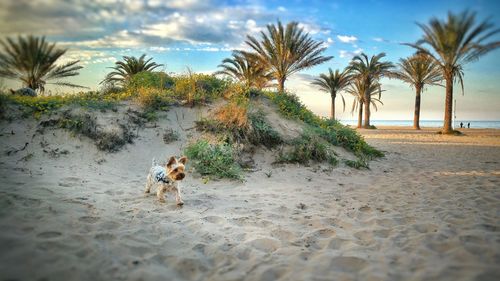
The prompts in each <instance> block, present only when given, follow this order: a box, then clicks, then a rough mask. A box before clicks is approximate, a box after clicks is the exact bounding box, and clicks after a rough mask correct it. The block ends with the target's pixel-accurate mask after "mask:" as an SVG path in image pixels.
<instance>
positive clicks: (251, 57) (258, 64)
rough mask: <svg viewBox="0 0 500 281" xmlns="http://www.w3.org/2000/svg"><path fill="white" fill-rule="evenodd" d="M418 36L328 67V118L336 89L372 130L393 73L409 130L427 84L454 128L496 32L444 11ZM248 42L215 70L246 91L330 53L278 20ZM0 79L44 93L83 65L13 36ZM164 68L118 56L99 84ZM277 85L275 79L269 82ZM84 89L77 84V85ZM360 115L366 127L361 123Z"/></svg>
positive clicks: (471, 17)
mask: <svg viewBox="0 0 500 281" xmlns="http://www.w3.org/2000/svg"><path fill="white" fill-rule="evenodd" d="M418 26H419V27H420V28H421V29H422V31H423V36H422V38H421V39H420V40H418V41H417V42H416V43H407V44H405V45H408V46H410V47H412V48H414V49H416V53H415V54H414V55H412V56H410V57H408V58H404V59H400V61H399V63H398V64H397V65H394V64H393V63H391V62H388V61H383V58H384V57H385V54H384V53H380V54H377V55H373V56H371V57H370V58H369V57H368V56H367V55H366V54H360V55H357V56H355V57H354V58H353V59H352V61H351V62H350V63H349V65H348V66H347V67H346V68H345V69H344V70H343V71H340V70H335V71H333V70H331V69H329V72H328V73H326V74H321V75H319V77H318V78H317V79H315V80H314V81H313V84H314V85H316V86H318V87H319V88H320V89H321V90H323V91H326V92H328V93H329V94H330V95H331V98H332V105H331V118H335V99H336V97H337V95H340V96H341V97H342V102H343V105H344V110H345V99H344V97H343V96H342V92H345V93H349V94H352V95H353V96H354V97H355V99H354V103H353V107H352V111H353V112H354V111H356V110H358V127H361V126H362V125H363V127H365V128H370V127H371V126H370V109H371V107H374V108H375V109H377V104H382V102H381V101H380V97H381V93H382V92H383V90H382V87H381V78H383V77H388V78H396V79H400V80H401V81H403V82H405V83H408V84H410V85H411V86H412V87H413V88H414V89H415V93H416V98H415V114H414V127H415V128H416V129H419V128H420V126H419V119H420V101H421V94H422V92H423V90H424V89H425V87H426V86H435V85H441V82H442V81H445V85H444V86H445V88H446V91H445V93H446V95H445V114H444V122H443V130H442V132H443V133H453V130H452V106H453V104H452V103H453V86H454V83H455V82H459V83H460V85H461V88H462V92H463V90H464V87H463V66H464V65H465V64H467V63H469V62H472V61H475V60H477V59H479V58H480V57H481V56H483V55H484V54H486V53H488V52H490V51H491V50H493V49H496V48H498V47H500V41H493V42H486V41H487V40H488V39H490V38H491V37H492V36H494V35H496V34H498V33H499V32H500V29H495V28H494V25H493V24H492V23H491V22H490V21H487V20H486V21H482V22H480V23H479V24H476V14H475V13H472V12H468V11H464V12H462V13H459V14H454V13H451V12H450V13H448V17H447V18H446V19H445V20H440V19H437V18H432V19H431V20H430V21H429V23H428V24H418ZM245 43H246V45H247V46H248V48H249V49H250V50H251V51H234V52H233V53H232V57H231V58H227V59H225V60H223V61H222V64H221V65H219V67H221V70H220V71H218V72H217V74H224V75H228V76H230V77H233V78H234V79H236V80H238V81H240V82H242V83H243V84H244V85H245V86H246V87H248V88H256V89H262V88H266V87H270V86H274V85H276V86H277V89H278V91H279V92H280V93H284V92H285V81H286V79H287V78H288V77H290V75H292V74H294V73H297V72H299V71H301V70H304V69H307V68H310V67H313V66H316V65H318V64H321V63H325V62H327V61H329V60H331V59H332V58H333V57H331V56H323V55H322V53H323V52H324V51H325V50H326V46H325V45H324V44H323V42H321V41H315V40H313V39H312V38H311V36H310V35H309V34H308V33H307V32H305V31H304V29H303V28H302V27H300V26H299V24H298V23H297V22H290V23H288V24H286V25H285V26H284V25H283V24H282V23H281V22H280V21H278V22H277V24H276V25H275V24H269V25H267V28H266V30H265V31H262V32H261V33H260V38H259V39H257V38H255V37H253V36H247V40H246V41H245ZM0 46H1V47H2V48H3V50H2V51H0V77H1V78H8V79H15V80H20V81H21V82H22V83H23V86H25V87H28V88H30V89H33V90H36V91H39V92H43V91H44V90H45V85H46V84H55V85H60V86H69V87H82V86H79V85H76V84H73V83H68V82H65V81H64V79H65V78H67V77H71V76H76V75H78V74H79V72H78V71H79V70H80V69H81V68H82V66H80V65H79V64H78V63H79V61H78V60H75V61H70V62H67V63H64V64H61V65H57V64H56V63H57V61H58V60H60V58H61V57H62V56H63V55H64V54H65V53H66V51H67V50H66V49H62V48H58V47H57V46H56V45H55V44H50V43H48V42H47V41H45V38H44V37H41V38H38V37H34V36H26V37H22V36H19V37H18V38H17V41H16V40H15V39H13V38H8V37H7V38H6V39H3V40H0ZM160 66H162V65H161V64H156V63H155V62H152V61H151V58H150V59H146V56H145V55H142V56H141V57H139V58H136V57H127V56H125V57H123V61H118V62H116V64H115V66H114V67H112V69H113V71H112V72H111V73H109V74H108V75H107V76H106V77H105V79H104V80H103V82H104V83H112V84H114V83H117V84H124V83H126V81H127V80H129V79H130V78H131V77H132V76H133V75H135V74H137V73H139V72H142V71H152V70H155V69H156V68H158V67H160ZM273 81H274V82H275V83H274V82H273ZM82 88H83V87H82ZM363 117H364V124H361V123H362V122H361V121H362V119H363Z"/></svg>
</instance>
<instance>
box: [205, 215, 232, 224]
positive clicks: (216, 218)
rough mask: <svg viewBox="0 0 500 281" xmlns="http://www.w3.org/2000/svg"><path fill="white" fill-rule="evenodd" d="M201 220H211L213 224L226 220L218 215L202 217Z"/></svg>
mask: <svg viewBox="0 0 500 281" xmlns="http://www.w3.org/2000/svg"><path fill="white" fill-rule="evenodd" d="M203 220H205V221H208V222H211V223H215V224H223V223H224V222H225V221H226V220H225V219H224V218H222V217H219V216H208V217H204V218H203Z"/></svg>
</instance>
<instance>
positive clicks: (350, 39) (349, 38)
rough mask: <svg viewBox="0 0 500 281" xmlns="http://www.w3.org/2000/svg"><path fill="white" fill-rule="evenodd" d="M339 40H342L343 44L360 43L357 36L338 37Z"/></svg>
mask: <svg viewBox="0 0 500 281" xmlns="http://www.w3.org/2000/svg"><path fill="white" fill-rule="evenodd" d="M337 38H338V39H339V40H340V42H342V43H354V42H356V41H358V38H357V37H356V36H353V35H351V36H349V35H337Z"/></svg>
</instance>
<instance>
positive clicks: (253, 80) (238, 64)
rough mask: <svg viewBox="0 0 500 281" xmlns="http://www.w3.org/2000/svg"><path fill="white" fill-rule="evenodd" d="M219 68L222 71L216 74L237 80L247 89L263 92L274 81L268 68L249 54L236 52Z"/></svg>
mask: <svg viewBox="0 0 500 281" xmlns="http://www.w3.org/2000/svg"><path fill="white" fill-rule="evenodd" d="M218 67H220V68H222V70H220V71H217V72H216V73H215V74H223V75H227V76H230V77H233V78H235V79H237V80H238V81H240V82H242V83H243V84H244V85H245V86H246V87H247V88H256V89H259V90H261V89H262V88H265V87H267V86H268V85H269V81H270V80H272V79H273V77H272V75H271V74H270V72H269V71H268V70H267V69H266V67H265V66H264V65H263V64H262V63H260V61H259V59H258V58H257V56H255V55H254V54H251V53H248V52H242V51H234V52H233V53H232V58H226V59H224V60H223V61H222V64H220V65H219V66H218Z"/></svg>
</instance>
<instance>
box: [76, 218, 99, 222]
mask: <svg viewBox="0 0 500 281" xmlns="http://www.w3.org/2000/svg"><path fill="white" fill-rule="evenodd" d="M78 220H79V221H81V222H86V223H95V222H97V221H98V220H99V218H98V217H91V216H84V217H80V218H79V219H78Z"/></svg>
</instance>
